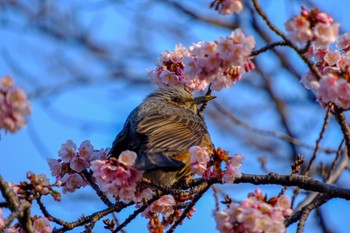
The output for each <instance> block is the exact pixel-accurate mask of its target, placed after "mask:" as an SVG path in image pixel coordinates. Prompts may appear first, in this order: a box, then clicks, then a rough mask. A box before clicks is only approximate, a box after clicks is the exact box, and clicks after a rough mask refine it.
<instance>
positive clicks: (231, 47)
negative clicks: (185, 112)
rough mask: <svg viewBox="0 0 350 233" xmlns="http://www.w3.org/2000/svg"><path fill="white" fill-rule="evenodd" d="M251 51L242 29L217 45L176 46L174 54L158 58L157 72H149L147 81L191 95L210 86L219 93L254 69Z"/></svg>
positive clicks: (164, 54) (214, 42) (252, 43)
mask: <svg viewBox="0 0 350 233" xmlns="http://www.w3.org/2000/svg"><path fill="white" fill-rule="evenodd" d="M254 47H255V41H254V39H253V37H250V36H245V35H244V33H243V31H242V30H241V29H236V30H234V31H233V32H232V34H231V35H230V36H227V37H220V38H219V39H218V40H216V41H210V42H198V43H195V44H193V45H191V46H190V47H189V48H188V49H187V48H185V47H184V46H183V45H176V47H175V50H174V51H173V52H171V51H166V52H164V53H162V54H161V57H160V58H159V59H158V61H157V63H156V66H157V68H156V69H155V70H150V71H149V73H148V74H149V78H150V79H151V80H153V81H154V82H155V83H156V84H157V85H159V86H163V85H169V86H176V85H182V86H184V87H185V88H187V89H188V90H189V91H192V92H195V91H199V90H203V89H205V88H206V87H207V86H208V85H209V84H210V83H211V84H212V86H211V87H212V89H213V90H216V91H220V90H221V89H223V88H227V87H230V86H232V85H233V84H235V83H236V81H238V80H239V79H240V78H241V77H242V74H243V73H244V72H249V71H250V70H252V69H254V67H255V66H254V64H253V62H252V61H251V60H250V54H251V52H252V50H253V48H254Z"/></svg>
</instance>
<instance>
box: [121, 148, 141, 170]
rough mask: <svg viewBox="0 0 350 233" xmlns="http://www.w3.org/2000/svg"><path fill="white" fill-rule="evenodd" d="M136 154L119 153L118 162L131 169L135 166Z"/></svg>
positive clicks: (131, 152) (127, 151)
mask: <svg viewBox="0 0 350 233" xmlns="http://www.w3.org/2000/svg"><path fill="white" fill-rule="evenodd" d="M136 158H137V154H136V153H135V152H133V151H130V150H126V151H123V152H122V153H120V155H119V157H118V162H119V163H121V164H124V165H125V166H128V167H132V166H133V165H134V164H135V161H136Z"/></svg>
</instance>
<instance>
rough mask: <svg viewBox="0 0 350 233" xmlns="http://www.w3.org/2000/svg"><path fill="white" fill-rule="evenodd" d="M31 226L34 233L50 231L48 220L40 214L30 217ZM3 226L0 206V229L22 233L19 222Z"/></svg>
mask: <svg viewBox="0 0 350 233" xmlns="http://www.w3.org/2000/svg"><path fill="white" fill-rule="evenodd" d="M32 223H33V225H32V227H33V230H34V232H35V233H51V232H52V231H51V226H50V221H49V220H48V219H47V218H45V217H42V216H34V217H33V218H32ZM4 227H5V222H4V219H3V218H2V209H1V208H0V231H1V232H4V233H23V232H24V230H23V229H22V228H21V227H20V226H19V224H15V225H14V226H11V227H6V228H4Z"/></svg>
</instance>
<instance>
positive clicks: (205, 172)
mask: <svg viewBox="0 0 350 233" xmlns="http://www.w3.org/2000/svg"><path fill="white" fill-rule="evenodd" d="M189 152H190V153H191V167H192V172H193V173H195V174H198V175H201V176H203V177H204V178H214V177H216V178H218V179H221V180H222V182H224V183H233V182H234V180H235V179H236V178H240V177H241V176H242V174H241V173H240V172H239V171H238V169H239V168H240V167H241V166H242V160H243V155H241V154H235V155H234V156H232V157H230V156H229V155H228V153H227V151H224V150H221V149H220V148H219V149H217V150H215V149H214V150H213V151H212V152H211V151H209V150H208V149H207V148H206V147H200V146H193V147H191V148H190V149H189ZM210 155H212V156H210ZM222 162H224V163H225V164H226V167H225V170H224V171H222V169H221V163H222Z"/></svg>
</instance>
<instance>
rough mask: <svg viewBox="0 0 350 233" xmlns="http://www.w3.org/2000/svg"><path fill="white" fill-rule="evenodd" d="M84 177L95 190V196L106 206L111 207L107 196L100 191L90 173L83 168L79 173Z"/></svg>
mask: <svg viewBox="0 0 350 233" xmlns="http://www.w3.org/2000/svg"><path fill="white" fill-rule="evenodd" d="M81 174H82V175H83V176H84V177H85V179H86V180H87V181H88V182H89V184H90V186H91V187H92V188H93V189H94V190H95V192H96V194H97V196H99V198H100V199H101V200H102V202H103V203H105V204H106V205H107V206H108V207H111V206H112V205H113V203H112V202H111V201H110V200H109V199H108V197H107V196H106V195H105V194H104V193H103V192H102V191H101V189H100V187H98V185H97V184H96V183H95V181H94V180H93V179H92V177H91V175H90V173H89V172H88V171H87V170H83V171H82V173H81Z"/></svg>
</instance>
